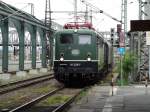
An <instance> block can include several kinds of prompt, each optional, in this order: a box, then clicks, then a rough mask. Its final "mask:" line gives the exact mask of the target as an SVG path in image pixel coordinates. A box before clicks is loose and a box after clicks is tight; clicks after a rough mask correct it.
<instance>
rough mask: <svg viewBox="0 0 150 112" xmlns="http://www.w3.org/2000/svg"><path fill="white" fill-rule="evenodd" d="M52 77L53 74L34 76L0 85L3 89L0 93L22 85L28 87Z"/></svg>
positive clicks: (13, 89) (16, 88)
mask: <svg viewBox="0 0 150 112" xmlns="http://www.w3.org/2000/svg"><path fill="white" fill-rule="evenodd" d="M53 78H54V76H50V75H45V76H40V77H35V78H32V79H27V80H22V81H18V82H13V83H9V84H6V85H2V86H0V88H2V89H3V90H1V91H0V95H2V94H5V93H8V92H11V91H15V90H18V89H20V88H23V87H28V86H30V85H33V84H36V83H40V82H43V81H47V80H50V79H53ZM11 86H12V87H11ZM13 86H14V87H13Z"/></svg>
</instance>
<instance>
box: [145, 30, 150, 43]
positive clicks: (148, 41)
mask: <svg viewBox="0 0 150 112" xmlns="http://www.w3.org/2000/svg"><path fill="white" fill-rule="evenodd" d="M146 45H150V32H149V31H148V32H146Z"/></svg>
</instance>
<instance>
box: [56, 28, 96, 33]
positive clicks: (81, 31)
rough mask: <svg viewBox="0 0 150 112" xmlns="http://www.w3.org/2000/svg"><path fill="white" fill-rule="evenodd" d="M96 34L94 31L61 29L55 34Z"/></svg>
mask: <svg viewBox="0 0 150 112" xmlns="http://www.w3.org/2000/svg"><path fill="white" fill-rule="evenodd" d="M78 32H79V33H96V32H95V31H94V30H90V29H63V30H59V31H57V32H56V33H78Z"/></svg>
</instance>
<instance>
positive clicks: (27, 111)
mask: <svg viewBox="0 0 150 112" xmlns="http://www.w3.org/2000/svg"><path fill="white" fill-rule="evenodd" d="M65 89H66V88H64V87H61V88H58V89H55V90H53V91H51V92H49V93H47V94H45V95H42V96H40V97H38V98H35V99H33V100H31V101H29V102H27V103H25V104H23V105H21V106H18V107H16V108H14V109H12V110H9V111H8V112H31V111H32V112H34V111H35V112H46V111H48V112H61V111H62V110H64V109H66V108H67V107H68V106H69V105H70V104H71V103H72V102H73V101H74V100H75V98H76V97H77V96H78V95H79V94H80V93H81V92H82V91H83V90H84V89H79V90H77V91H75V92H73V91H74V90H73V91H72V92H73V93H74V94H73V95H71V96H70V97H69V99H68V100H67V101H66V102H64V103H60V104H57V105H55V106H54V105H48V107H47V106H43V107H42V106H39V107H41V108H39V107H38V106H37V104H39V103H40V102H42V101H44V100H45V99H47V98H50V97H52V96H54V95H56V94H60V93H59V92H61V91H65Z"/></svg>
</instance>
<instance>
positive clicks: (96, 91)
mask: <svg viewBox="0 0 150 112" xmlns="http://www.w3.org/2000/svg"><path fill="white" fill-rule="evenodd" d="M113 90H114V95H113V96H112V88H111V87H109V86H95V87H93V88H92V89H91V90H89V91H88V93H87V95H86V96H85V97H83V98H82V99H81V100H80V101H78V102H76V103H73V104H72V105H71V108H70V109H68V111H67V112H150V87H148V88H146V87H145V86H144V85H132V86H125V87H114V88H113Z"/></svg>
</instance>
